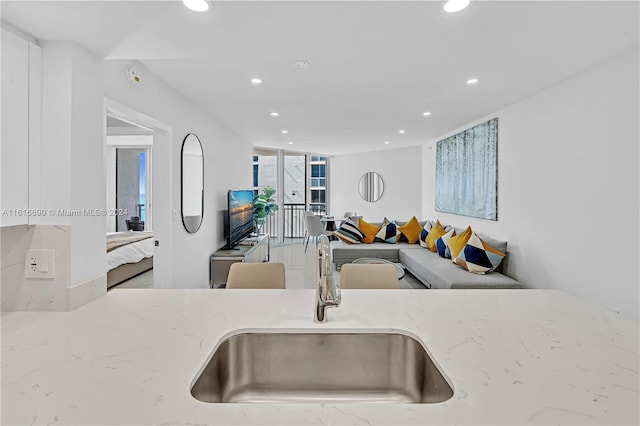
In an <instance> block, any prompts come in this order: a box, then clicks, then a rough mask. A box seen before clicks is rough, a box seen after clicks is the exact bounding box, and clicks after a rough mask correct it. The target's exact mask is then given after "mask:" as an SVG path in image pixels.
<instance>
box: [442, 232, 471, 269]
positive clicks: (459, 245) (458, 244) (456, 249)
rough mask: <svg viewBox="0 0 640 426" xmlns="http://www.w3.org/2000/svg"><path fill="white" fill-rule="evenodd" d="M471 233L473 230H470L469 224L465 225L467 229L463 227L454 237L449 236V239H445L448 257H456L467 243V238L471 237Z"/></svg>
mask: <svg viewBox="0 0 640 426" xmlns="http://www.w3.org/2000/svg"><path fill="white" fill-rule="evenodd" d="M471 234H473V231H472V230H471V227H470V226H467V229H465V230H464V231H462V232H461V233H459V234H458V235H456V236H455V237H451V238H450V239H449V241H447V248H448V249H449V259H455V258H456V257H458V254H459V253H460V251H462V249H463V248H464V246H465V245H466V244H467V241H469V238H471ZM452 261H453V260H452Z"/></svg>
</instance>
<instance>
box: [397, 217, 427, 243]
mask: <svg viewBox="0 0 640 426" xmlns="http://www.w3.org/2000/svg"><path fill="white" fill-rule="evenodd" d="M398 230H399V231H400V232H401V233H402V235H404V237H405V238H406V239H407V241H408V242H409V244H415V243H417V242H418V239H419V238H420V231H422V225H420V222H418V219H416V217H415V216H413V217H412V218H411V219H409V221H408V222H407V223H405V224H404V225H402V226H399V227H398Z"/></svg>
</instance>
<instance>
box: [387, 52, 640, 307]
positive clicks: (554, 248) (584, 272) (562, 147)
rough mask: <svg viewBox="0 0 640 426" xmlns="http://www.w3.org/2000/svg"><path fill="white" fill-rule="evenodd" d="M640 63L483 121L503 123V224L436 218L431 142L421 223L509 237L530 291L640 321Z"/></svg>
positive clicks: (606, 70)
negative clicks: (561, 294)
mask: <svg viewBox="0 0 640 426" xmlns="http://www.w3.org/2000/svg"><path fill="white" fill-rule="evenodd" d="M638 60H639V59H638V51H637V50H636V51H634V52H631V53H629V54H627V55H624V56H621V57H619V58H617V59H615V60H613V61H611V62H609V63H607V64H604V65H601V66H599V67H597V68H594V69H591V70H589V71H587V72H585V73H583V74H580V75H578V76H576V77H574V78H572V79H570V80H568V81H565V82H564V83H562V84H559V85H557V86H554V87H551V88H549V89H547V90H545V91H543V92H541V93H539V94H537V95H535V96H532V97H530V98H528V99H525V100H523V101H521V102H519V103H517V104H514V105H512V106H509V107H507V108H505V109H503V110H501V111H498V112H497V113H495V114H492V115H490V116H487V117H484V118H482V119H481V120H478V121H477V122H482V121H484V120H486V119H488V118H491V117H494V116H497V117H498V121H499V122H498V128H499V130H498V164H499V165H498V221H497V222H492V221H486V220H481V219H473V218H468V217H463V216H456V215H450V214H443V213H439V212H435V210H434V191H435V190H434V188H435V142H436V141H432V142H430V143H428V144H425V145H424V147H423V163H424V173H423V188H424V190H423V195H424V197H423V213H424V216H426V217H435V218H439V219H440V220H444V221H446V222H447V223H451V224H453V225H456V226H460V227H462V226H465V225H467V224H469V225H471V226H472V228H474V229H477V230H478V231H480V232H486V233H487V234H489V235H491V236H494V237H496V238H504V239H506V240H508V241H509V248H508V250H509V256H510V261H509V267H508V271H507V272H508V274H509V275H511V276H513V277H515V278H516V279H518V280H520V281H522V282H523V283H524V284H525V285H526V287H529V288H556V289H561V290H564V291H567V292H569V293H572V294H575V295H578V296H580V297H583V298H585V299H588V300H591V301H593V302H596V303H598V304H601V305H604V306H606V307H609V308H611V309H613V310H615V311H619V312H621V313H623V314H625V315H628V316H631V317H633V318H635V319H638V316H639V306H638V304H639V285H640V284H639V283H640V280H639V274H638V259H639V257H640V256H639V252H638V236H639V232H638V231H639V229H638V217H639V211H638V194H639V188H638V185H639V184H638V178H639V176H638V154H639V151H638V144H639V140H640V136H639V115H640V110H639V106H638V100H639V98H638V97H639V93H640V91H639V85H638V75H640V74H639V73H640V70H639V66H638ZM477 122H474V123H469V124H468V125H465V126H463V127H461V128H459V129H455V130H454V131H452V132H451V133H449V134H446V135H442V137H439V138H437V139H436V140H441V139H443V138H445V137H447V136H449V135H450V134H455V133H457V132H459V131H461V130H464V129H466V128H469V127H471V126H472V125H474V124H476V123H477ZM398 169H400V167H398Z"/></svg>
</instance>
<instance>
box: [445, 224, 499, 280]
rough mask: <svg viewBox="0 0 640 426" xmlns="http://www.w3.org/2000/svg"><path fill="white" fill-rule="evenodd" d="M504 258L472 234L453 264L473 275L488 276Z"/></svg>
mask: <svg viewBox="0 0 640 426" xmlns="http://www.w3.org/2000/svg"><path fill="white" fill-rule="evenodd" d="M505 256H506V255H505V254H504V253H502V252H500V251H498V250H496V249H495V248H493V247H491V246H490V245H489V244H487V243H486V242H484V241H482V240H481V239H480V237H478V235H476V233H475V232H474V233H472V234H471V237H470V238H469V241H467V244H465V246H464V247H463V248H462V250H461V251H460V253H459V254H458V256H457V257H456V258H454V260H453V262H454V263H456V264H457V265H460V266H462V267H463V268H464V269H466V270H467V271H469V272H473V273H474V274H488V273H489V272H493V271H495V269H496V268H497V267H498V266H500V263H502V259H504V257H505Z"/></svg>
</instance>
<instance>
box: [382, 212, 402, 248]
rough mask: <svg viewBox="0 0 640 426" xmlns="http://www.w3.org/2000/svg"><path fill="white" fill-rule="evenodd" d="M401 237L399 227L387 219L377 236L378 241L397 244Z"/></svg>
mask: <svg viewBox="0 0 640 426" xmlns="http://www.w3.org/2000/svg"><path fill="white" fill-rule="evenodd" d="M400 235H401V234H400V231H398V226H397V225H396V224H395V223H394V222H390V221H389V219H387V218H386V217H385V218H384V221H383V222H382V226H381V227H380V230H379V231H378V233H377V234H376V239H377V240H380V241H384V242H385V243H389V244H396V243H397V242H398V240H399V239H400Z"/></svg>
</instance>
